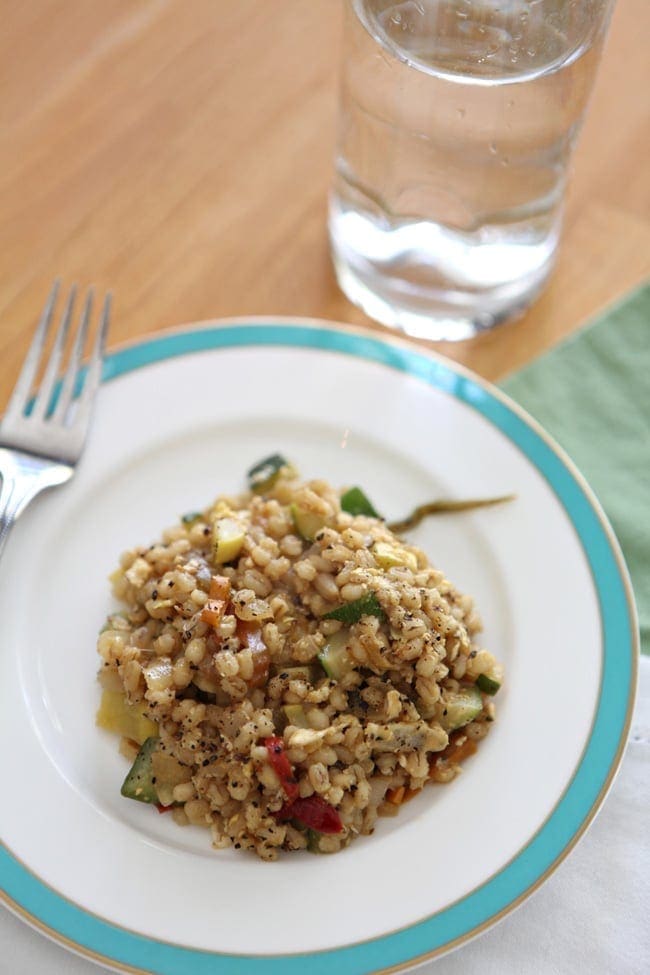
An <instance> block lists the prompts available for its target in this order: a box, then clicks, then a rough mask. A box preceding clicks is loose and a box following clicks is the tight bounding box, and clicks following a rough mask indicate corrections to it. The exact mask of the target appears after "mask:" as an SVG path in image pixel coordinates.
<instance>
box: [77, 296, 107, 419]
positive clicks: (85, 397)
mask: <svg viewBox="0 0 650 975" xmlns="http://www.w3.org/2000/svg"><path fill="white" fill-rule="evenodd" d="M111 297H112V296H111V293H110V291H109V293H108V294H107V295H106V297H105V299H104V305H103V307H102V314H101V318H100V320H99V328H98V329H97V334H96V336H95V341H94V343H93V351H92V355H91V357H90V362H89V363H88V372H87V373H86V378H85V380H84V385H83V390H82V392H81V396H80V397H79V411H78V413H77V415H76V417H75V420H74V426H76V427H81V428H82V429H83V430H84V433H85V431H86V430H87V428H88V424H89V421H90V413H91V410H92V406H93V401H94V398H95V393H96V392H97V388H98V386H99V383H100V381H101V378H102V365H103V357H104V349H105V348H106V334H107V332H108V325H109V321H110V317H111Z"/></svg>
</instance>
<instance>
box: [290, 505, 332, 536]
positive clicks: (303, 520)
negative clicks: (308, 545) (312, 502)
mask: <svg viewBox="0 0 650 975" xmlns="http://www.w3.org/2000/svg"><path fill="white" fill-rule="evenodd" d="M290 510H291V517H292V518H293V523H294V525H295V526H296V531H297V532H298V534H299V535H300V537H301V538H304V539H305V541H306V542H313V541H314V539H315V538H316V535H318V533H319V531H320V530H321V528H324V527H325V518H324V517H323V516H322V515H318V514H316V513H315V512H314V511H306V510H305V508H301V507H300V506H299V505H298V504H296V502H295V501H294V502H293V504H292V505H291V509H290Z"/></svg>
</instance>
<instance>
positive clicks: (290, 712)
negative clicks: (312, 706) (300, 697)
mask: <svg viewBox="0 0 650 975" xmlns="http://www.w3.org/2000/svg"><path fill="white" fill-rule="evenodd" d="M282 713H283V714H284V716H285V718H286V719H287V724H288V725H289V724H291V725H293V726H294V728H310V727H311V725H310V724H309V721H308V720H307V715H306V714H305V709H304V708H303V706H302V704H285V705H284V707H283V708H282Z"/></svg>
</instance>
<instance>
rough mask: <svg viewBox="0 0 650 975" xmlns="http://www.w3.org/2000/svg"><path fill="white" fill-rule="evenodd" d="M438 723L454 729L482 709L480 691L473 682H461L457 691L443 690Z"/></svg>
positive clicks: (446, 728) (445, 727) (468, 721)
mask: <svg viewBox="0 0 650 975" xmlns="http://www.w3.org/2000/svg"><path fill="white" fill-rule="evenodd" d="M441 703H442V708H443V710H442V715H441V717H440V724H441V725H442V727H443V728H444V729H445V731H455V730H456V728H462V727H463V726H464V725H466V724H469V723H470V721H473V720H474V718H475V717H476V716H477V715H478V714H480V712H481V710H482V709H483V698H482V697H481V692H480V691H479V690H478V688H477V687H476V686H475V685H474V684H463V685H462V686H461V687H460V688H459V690H458V691H443V694H442V702H441Z"/></svg>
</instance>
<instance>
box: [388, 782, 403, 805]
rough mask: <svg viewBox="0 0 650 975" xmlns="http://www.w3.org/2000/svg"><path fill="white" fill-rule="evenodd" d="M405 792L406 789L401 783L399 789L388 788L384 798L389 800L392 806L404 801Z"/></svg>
mask: <svg viewBox="0 0 650 975" xmlns="http://www.w3.org/2000/svg"><path fill="white" fill-rule="evenodd" d="M405 794H406V789H405V788H404V786H403V785H401V786H400V787H399V789H388V791H387V792H386V798H387V799H388V801H389V802H392V803H393V805H394V806H399V804H400V803H401V802H404V796H405Z"/></svg>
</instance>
